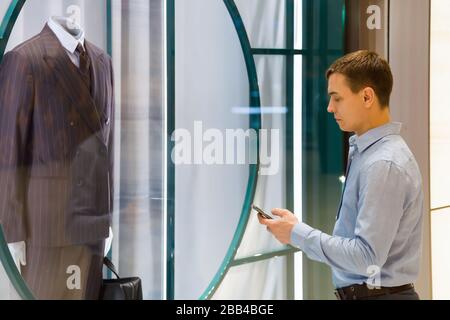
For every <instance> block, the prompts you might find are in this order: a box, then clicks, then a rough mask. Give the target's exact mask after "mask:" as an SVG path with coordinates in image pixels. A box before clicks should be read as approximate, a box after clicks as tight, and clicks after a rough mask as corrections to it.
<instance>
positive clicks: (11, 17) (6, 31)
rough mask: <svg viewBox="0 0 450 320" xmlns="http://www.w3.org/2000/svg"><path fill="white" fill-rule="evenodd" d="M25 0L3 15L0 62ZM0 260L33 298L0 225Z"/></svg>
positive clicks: (14, 282)
mask: <svg viewBox="0 0 450 320" xmlns="http://www.w3.org/2000/svg"><path fill="white" fill-rule="evenodd" d="M24 4H25V0H13V1H11V4H10V5H9V7H8V10H7V11H6V14H5V16H4V17H3V20H2V23H1V25H0V62H1V60H2V58H3V54H4V53H5V49H6V45H7V44H8V39H9V36H10V35H11V31H12V28H13V27H14V24H15V23H16V20H17V18H18V16H19V13H20V10H22V7H23V5H24ZM0 262H1V263H2V265H3V268H4V269H5V271H6V274H7V275H8V278H9V280H10V281H11V283H12V285H13V286H14V289H15V290H16V292H17V293H18V294H19V296H20V298H22V299H24V300H34V296H33V294H32V292H31V291H30V289H29V288H28V286H27V284H26V283H25V280H24V279H23V278H22V276H21V275H20V273H19V270H17V267H16V264H15V263H14V260H13V258H12V256H11V253H10V251H9V248H8V244H7V243H6V239H5V236H4V233H3V228H2V227H1V226H0Z"/></svg>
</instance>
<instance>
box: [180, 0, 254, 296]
mask: <svg viewBox="0 0 450 320" xmlns="http://www.w3.org/2000/svg"><path fill="white" fill-rule="evenodd" d="M175 5H176V8H175V12H176V18H175V25H176V30H175V34H176V50H177V54H176V66H175V67H176V97H175V100H176V129H177V131H178V133H179V134H180V136H183V137H184V138H183V139H182V140H177V141H176V142H175V148H178V150H179V151H181V150H182V148H185V152H187V153H184V155H185V158H184V160H185V161H183V160H179V161H176V162H175V177H176V178H175V186H176V187H175V298H176V299H197V298H198V297H200V295H201V294H202V293H203V291H204V290H205V289H206V288H207V286H208V285H209V283H210V282H211V280H212V279H213V277H214V275H215V274H216V272H217V271H218V269H219V266H220V264H221V263H222V261H223V259H224V257H225V254H226V252H227V250H228V248H229V246H230V244H231V240H232V238H233V235H234V233H235V230H236V227H237V225H238V221H239V217H240V215H241V210H242V205H243V201H244V197H245V192H246V187H247V180H248V177H249V165H248V161H247V160H246V161H245V163H244V164H240V163H239V162H238V159H237V158H236V155H237V154H235V155H234V157H233V159H234V160H232V161H230V162H228V164H227V161H226V157H227V154H228V153H229V154H228V156H231V153H230V152H233V151H235V152H236V151H238V152H240V153H241V155H242V152H247V151H248V150H249V148H248V145H247V146H246V147H245V148H242V147H239V148H235V147H232V148H229V147H227V146H226V143H227V142H229V143H231V144H235V142H233V140H232V138H230V137H227V135H226V131H227V129H228V130H232V131H233V132H234V133H238V131H236V130H241V132H245V131H246V130H247V129H248V128H249V116H248V114H245V113H244V114H242V113H239V112H235V110H239V109H240V108H245V107H248V103H249V85H248V77H247V70H246V67H245V63H244V57H243V53H242V49H241V46H240V43H239V39H238V35H237V33H236V30H235V28H234V25H233V23H232V20H231V18H230V16H229V14H228V11H227V9H226V7H225V5H224V3H223V2H222V1H210V0H190V1H176V2H175ZM179 130H181V131H179ZM208 134H209V135H213V136H215V141H216V142H219V143H218V145H217V149H216V152H215V153H214V152H212V153H211V149H209V151H208V146H210V147H211V145H212V140H211V136H210V137H209V139H210V140H209V141H207V140H205V139H208V137H207V136H208ZM238 134H239V133H238ZM240 135H241V137H242V134H240ZM245 141H247V142H248V139H247V138H244V142H245ZM247 142H246V144H247ZM177 154H179V153H177ZM203 155H205V157H203ZM247 159H248V158H247Z"/></svg>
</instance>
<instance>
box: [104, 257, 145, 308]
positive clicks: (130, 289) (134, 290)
mask: <svg viewBox="0 0 450 320" xmlns="http://www.w3.org/2000/svg"><path fill="white" fill-rule="evenodd" d="M103 264H104V265H105V266H106V267H107V268H108V269H109V270H111V271H112V272H113V273H114V274H115V275H116V277H117V279H103V283H102V288H101V291H100V300H142V281H141V279H140V278H139V277H131V278H120V277H119V275H118V274H117V271H116V267H115V266H114V264H113V263H112V261H111V260H109V259H108V258H106V257H105V258H104V259H103Z"/></svg>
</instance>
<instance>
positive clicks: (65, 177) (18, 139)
mask: <svg viewBox="0 0 450 320" xmlns="http://www.w3.org/2000/svg"><path fill="white" fill-rule="evenodd" d="M85 47H86V51H87V53H88V55H89V57H90V59H91V63H92V67H91V72H92V74H91V76H92V83H91V88H88V87H87V85H86V84H85V82H83V80H82V78H81V74H80V71H79V69H78V68H77V67H76V66H75V65H74V64H73V63H72V62H71V61H70V59H69V57H68V56H67V54H66V53H65V51H64V49H63V47H62V46H61V44H60V43H59V41H58V39H57V38H56V36H55V35H54V33H53V32H52V31H51V29H50V28H49V27H48V26H47V25H46V26H45V27H44V29H43V30H42V32H41V33H40V34H39V35H37V36H35V37H34V38H32V39H30V40H28V41H26V42H24V43H23V44H22V45H20V46H18V47H17V48H15V49H14V50H12V51H11V52H8V53H7V54H6V55H5V57H4V59H3V62H2V65H1V66H0V222H1V223H2V226H3V228H4V231H5V235H6V238H7V241H8V242H17V241H22V240H25V241H26V242H27V245H28V244H30V245H31V246H40V247H62V246H71V245H77V244H85V243H92V242H94V241H97V240H101V239H105V238H107V237H108V232H109V226H110V221H111V213H112V203H113V197H112V195H113V179H112V173H113V168H112V166H113V150H112V146H113V138H112V137H113V130H112V129H113V125H114V119H113V116H114V93H113V86H114V83H113V71H112V64H111V60H110V58H109V57H108V56H107V55H106V54H105V53H104V52H103V51H102V50H101V49H99V48H97V47H96V46H94V45H93V44H91V43H90V42H88V41H86V42H85Z"/></svg>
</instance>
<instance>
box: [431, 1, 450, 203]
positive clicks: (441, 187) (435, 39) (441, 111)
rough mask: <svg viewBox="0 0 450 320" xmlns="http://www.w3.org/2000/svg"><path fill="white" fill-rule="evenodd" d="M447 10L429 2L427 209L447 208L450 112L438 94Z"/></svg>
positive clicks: (449, 32) (448, 42)
mask: <svg viewBox="0 0 450 320" xmlns="http://www.w3.org/2000/svg"><path fill="white" fill-rule="evenodd" d="M449 17H450V7H449V6H448V2H446V1H443V0H437V1H433V2H432V3H431V33H430V35H431V41H430V43H431V45H430V46H431V47H430V106H431V107H430V109H431V110H430V123H431V126H430V161H431V163H430V178H431V179H430V180H431V186H430V187H431V190H430V191H431V208H432V209H433V208H439V207H443V206H449V205H450V193H449V189H450V182H449V179H448V177H449V176H450V167H449V165H448V164H449V163H450V126H449V125H448V123H449V120H450V109H449V108H448V102H447V101H446V98H445V96H444V95H443V94H442V92H446V90H447V82H448V80H447V79H448V78H449V76H450V63H449V61H448V52H450V25H449V23H448V19H449Z"/></svg>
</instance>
